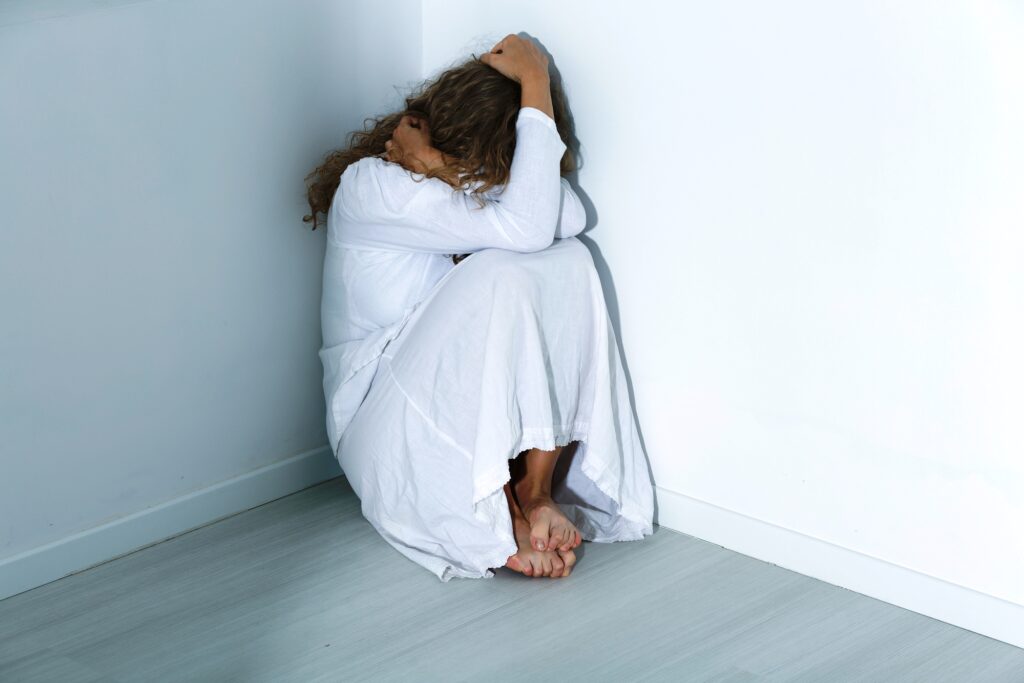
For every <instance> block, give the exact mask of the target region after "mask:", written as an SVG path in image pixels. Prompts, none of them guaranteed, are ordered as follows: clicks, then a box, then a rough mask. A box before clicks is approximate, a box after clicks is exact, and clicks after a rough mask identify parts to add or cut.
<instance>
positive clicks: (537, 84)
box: [519, 72, 555, 119]
mask: <svg viewBox="0 0 1024 683" xmlns="http://www.w3.org/2000/svg"><path fill="white" fill-rule="evenodd" d="M520 87H521V89H522V95H521V97H520V100H519V106H520V107H534V108H535V109H540V110H541V111H542V112H544V113H545V114H547V115H548V116H550V117H551V118H552V119H553V118H555V108H554V107H553V106H552V104H551V80H550V78H549V77H548V74H547V72H544V73H540V72H538V73H537V74H535V75H530V76H526V77H524V78H523V79H522V81H520Z"/></svg>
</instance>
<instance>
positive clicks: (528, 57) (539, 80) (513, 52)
mask: <svg viewBox="0 0 1024 683" xmlns="http://www.w3.org/2000/svg"><path fill="white" fill-rule="evenodd" d="M480 61H481V62H483V63H484V64H486V65H487V66H489V67H491V68H492V69H495V70H497V71H498V72H499V73H501V74H502V75H503V76H506V77H507V78H511V79H512V80H513V81H515V82H517V83H519V85H520V86H522V94H521V98H520V101H519V106H521V107H533V108H534V109H539V110H540V111H542V112H544V113H545V114H547V115H548V116H550V117H551V118H552V119H554V118H555V111H554V106H552V103H551V80H550V76H549V75H548V57H547V55H545V54H544V53H543V52H542V51H541V49H540V48H539V47H537V44H536V43H535V42H534V40H533V39H532V38H520V37H519V36H517V35H515V34H514V33H510V34H508V35H507V36H505V37H504V38H502V39H501V40H499V41H498V43H497V44H496V45H495V46H494V47H492V48H491V51H490V52H488V53H486V54H483V55H480Z"/></svg>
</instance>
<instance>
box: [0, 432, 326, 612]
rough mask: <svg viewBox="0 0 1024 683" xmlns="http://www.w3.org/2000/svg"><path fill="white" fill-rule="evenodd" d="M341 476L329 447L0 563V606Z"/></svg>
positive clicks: (289, 459)
mask: <svg viewBox="0 0 1024 683" xmlns="http://www.w3.org/2000/svg"><path fill="white" fill-rule="evenodd" d="M340 475H341V466H340V465H339V464H338V461H337V459H336V458H335V457H334V455H333V454H332V453H331V449H330V447H329V446H322V447H320V448H316V449H313V450H311V451H306V452H305V453H300V454H299V455H296V456H294V457H292V458H288V459H287V460H282V461H281V462H276V463H273V464H272V465H267V466H266V467H261V468H260V469H258V470H255V471H254V472H249V473H247V474H243V475H241V476H239V477H235V478H234V479H228V480H227V481H222V482H220V483H218V484H214V485H213V486H209V487H207V488H205V489H201V490H199V491H194V492H192V493H189V494H186V495H184V496H181V497H179V498H175V499H174V500H170V501H167V502H166V503H162V504H160V505H156V506H154V507H151V508H146V509H145V510H141V511H139V512H136V513H134V514H132V515H128V516H127V517H122V518H120V519H116V520H114V521H113V522H109V523H107V524H103V525H101V526H98V527H94V528H92V529H88V530H86V531H83V532H80V533H77V534H74V535H72V536H68V537H67V538H62V539H60V540H58V541H54V542H53V543H48V544H46V545H44V546H40V547H38V548H33V549H31V550H27V551H25V552H23V553H19V554H17V555H14V556H12V557H9V558H5V559H3V560H0V600H2V599H4V598H7V597H10V596H12V595H16V594H18V593H21V592H24V591H27V590H31V589H32V588H36V587H37V586H42V585H43V584H46V583H49V582H51V581H56V580H57V579H60V578H62V577H65V576H67V575H69V574H74V573H76V572H80V571H82V570H84V569H88V568H89V567H93V566H95V565H97V564H102V563H104V562H107V561H109V560H112V559H114V558H117V557H120V556H121V555H125V554H127V553H131V552H134V551H136V550H139V549H140V548H144V547H146V546H148V545H152V544H154V543H159V542H160V541H164V540H167V539H168V538H172V537H174V536H177V535H179V534H183V533H185V532H186V531H190V530H192V529H195V528H197V527H201V526H205V525H207V524H209V523H211V522H215V521H217V520H218V519H223V518H225V517H230V516H231V515H234V514H237V513H239V512H244V511H245V510H248V509H250V508H254V507H256V506H258V505H262V504H264V503H267V502H269V501H272V500H274V499H276V498H280V497H282V496H287V495H288V494H290V493H294V492H296V491H300V490H302V489H304V488H307V487H309V486H313V485H315V484H318V483H320V482H322V481H327V480H328V479H333V478H334V477H337V476H340Z"/></svg>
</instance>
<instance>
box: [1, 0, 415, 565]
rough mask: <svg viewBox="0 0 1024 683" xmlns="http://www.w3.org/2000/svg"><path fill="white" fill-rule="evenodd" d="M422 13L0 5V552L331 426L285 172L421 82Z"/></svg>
mask: <svg viewBox="0 0 1024 683" xmlns="http://www.w3.org/2000/svg"><path fill="white" fill-rule="evenodd" d="M419 11H420V10H419V2H418V1H414V0H390V1H388V2H376V3H373V4H372V5H371V4H370V3H365V4H356V3H352V4H349V3H338V2H333V1H331V0H304V1H302V2H292V1H286V0H259V1H254V2H240V1H237V0H217V1H215V2H211V1H200V0H173V1H152V2H127V1H125V2H117V1H111V0H92V1H90V2H86V1H85V0H63V1H62V0H48V1H47V2H42V3H39V2H32V3H29V2H14V3H8V4H6V5H5V7H4V8H3V11H0V93H2V94H0V175H2V182H0V559H3V558H5V557H11V556H14V555H16V554H18V553H19V552H23V551H27V550H30V549H33V548H36V547H38V546H42V545H44V544H47V543H50V542H52V541H56V540H59V539H62V538H65V537H68V536H69V535H71V534H73V533H74V532H76V531H79V530H84V529H90V528H93V527H96V526H97V525H100V524H102V523H104V522H107V521H110V520H114V519H118V518H123V517H125V516H127V515H130V514H132V513H136V512H138V511H141V510H143V509H146V508H150V507H151V506H154V505H157V504H158V503H161V502H163V501H168V500H171V499H175V498H178V497H180V496H183V495H185V494H187V493H189V492H192V491H196V490H199V489H203V488H206V487H208V486H210V485H211V484H213V483H215V482H220V481H223V480H226V479H230V478H233V477H236V476H238V475H240V474H244V473H247V472H250V471H252V470H255V469H257V468H259V467H261V466H264V465H267V464H269V463H274V462H277V461H281V460H284V459H286V458H289V457H290V456H293V455H295V454H296V453H300V452H302V451H306V450H309V449H313V448H316V447H318V446H321V445H322V444H324V443H325V442H326V434H325V430H324V405H323V393H322V388H321V379H322V368H321V366H320V361H319V359H318V357H317V350H318V348H319V346H320V319H319V305H320V277H321V268H322V259H323V246H324V243H323V240H324V233H323V232H322V231H317V232H316V233H311V232H310V231H309V227H308V225H307V224H303V223H302V222H301V217H302V215H303V214H304V213H305V212H306V210H307V207H306V206H305V201H304V198H303V180H302V179H303V176H304V175H305V174H306V173H307V172H308V171H309V170H310V169H311V168H312V166H313V165H314V164H315V163H316V162H317V161H318V160H319V158H320V157H321V155H322V154H324V153H325V152H326V151H327V150H328V149H330V148H332V147H338V146H341V145H342V144H343V142H344V140H343V136H344V135H345V134H346V133H347V132H348V131H350V130H352V129H354V128H357V127H359V126H360V125H361V122H362V118H363V117H364V116H365V115H367V114H369V113H372V112H373V111H374V110H376V109H378V108H379V107H381V106H382V104H383V103H384V102H385V101H391V100H393V99H394V98H395V97H396V96H397V95H396V93H395V91H394V90H393V89H391V88H390V85H391V84H398V85H401V84H402V83H404V82H405V81H407V80H409V79H412V80H415V79H416V77H417V76H418V71H419V65H420V58H421V51H420V50H421V47H420V43H419V35H420V33H419V31H420V15H419ZM370 54H373V55H374V57H373V58H372V59H369V58H367V55H370Z"/></svg>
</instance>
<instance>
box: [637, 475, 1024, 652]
mask: <svg viewBox="0 0 1024 683" xmlns="http://www.w3.org/2000/svg"><path fill="white" fill-rule="evenodd" d="M656 490H657V498H658V519H657V522H658V524H659V526H663V527H665V528H668V529H672V530H673V531H678V532H680V533H684V534H687V535H688V536H694V537H696V538H699V539H702V540H704V541H708V542H709V543H714V544H715V545H720V546H722V547H723V548H727V549H729V550H733V551H736V552H738V553H742V554H744V555H747V556H749V557H753V558H756V559H758V560H762V561H764V562H769V563H771V564H774V565H777V566H779V567H782V568H784V569H789V570H791V571H795V572H797V573H799V574H803V575H805V576H810V577H812V578H815V579H819V580H821V581H825V582H826V583H830V584H832V585H834V586H839V587H841V588H846V589H849V590H852V591H854V592H857V593H861V594H862V595H867V596H869V597H872V598H875V599H877V600H882V601H883V602H888V603H890V604H892V605H896V606H898V607H903V608H904V609H908V610H911V611H913V612H917V613H918V614H923V615H925V616H928V617H931V618H933V619H938V620H939V621H943V622H946V623H948V624H952V625H954V626H959V627H960V628H964V629H967V630H968V631H973V632H975V633H979V634H981V635H984V636H987V637H989V638H995V639H996V640H1000V641H1003V642H1005V643H1009V644H1011V645H1015V646H1017V647H1022V648H1024V605H1018V604H1015V603H1012V602H1009V601H1007V600H1003V599H1002V598H998V597H994V596H992V595H988V594H985V593H981V592H978V591H976V590H974V589H971V588H967V587H966V586H961V585H958V584H955V583H950V582H949V581H945V580H943V579H939V578H936V577H934V576H930V575H928V574H924V573H921V572H918V571H915V570H913V569H908V568H906V567H901V566H899V565H896V564H893V563H891V562H887V561H885V560H881V559H878V558H876V557H871V556H870V555H865V554H863V553H860V552H857V551H855V550H850V549H849V548H844V547H842V546H838V545H835V544H834V543H830V542H828V541H823V540H821V539H818V538H814V537H812V536H807V535H806V534H803V533H800V532H798V531H793V530H792V529H786V528H784V527H780V526H777V525H775V524H772V523H770V522H765V521H763V520H760V519H756V518H754V517H748V516H747V515H744V514H742V513H739V512H734V511H732V510H728V509H725V508H722V507H719V506H717V505H714V504H713V503H708V502H705V501H702V500H699V499H697V498H692V497H690V496H687V495H685V494H682V493H678V492H676V491H671V490H669V489H666V488H662V487H660V486H658V487H656Z"/></svg>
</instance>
